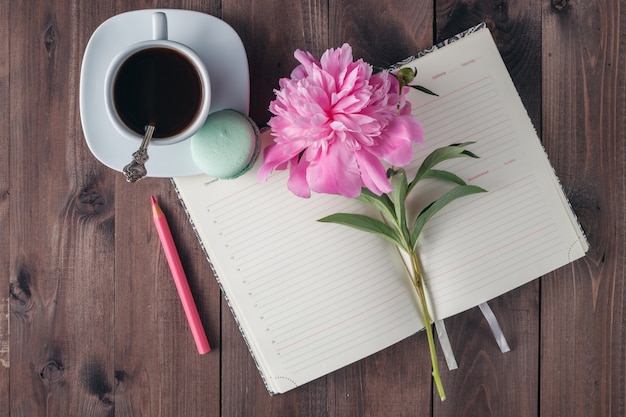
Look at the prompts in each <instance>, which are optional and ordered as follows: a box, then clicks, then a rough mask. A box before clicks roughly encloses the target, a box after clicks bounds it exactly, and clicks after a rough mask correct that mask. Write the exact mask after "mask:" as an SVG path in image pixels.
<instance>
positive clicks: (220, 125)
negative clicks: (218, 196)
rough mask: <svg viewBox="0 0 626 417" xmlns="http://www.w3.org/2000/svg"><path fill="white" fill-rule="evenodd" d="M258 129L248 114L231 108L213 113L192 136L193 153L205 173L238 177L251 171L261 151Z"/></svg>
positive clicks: (212, 175)
mask: <svg viewBox="0 0 626 417" xmlns="http://www.w3.org/2000/svg"><path fill="white" fill-rule="evenodd" d="M258 142H259V129H258V128H257V126H256V124H255V123H254V122H253V121H252V120H251V119H250V118H249V117H247V116H246V115H244V114H242V113H240V112H238V111H236V110H231V109H225V110H220V111H217V112H214V113H211V114H210V115H209V117H207V120H206V122H205V123H204V126H202V128H200V130H199V131H198V132H196V133H195V134H194V135H193V136H192V137H191V156H192V158H193V160H194V162H195V163H196V165H197V166H198V168H200V169H201V170H202V172H204V173H205V174H207V175H209V176H211V177H215V178H221V179H232V178H237V177H238V176H240V175H242V174H243V173H245V172H246V171H248V170H249V169H250V168H251V167H252V165H254V162H255V160H256V158H257V156H258V153H259V143H258Z"/></svg>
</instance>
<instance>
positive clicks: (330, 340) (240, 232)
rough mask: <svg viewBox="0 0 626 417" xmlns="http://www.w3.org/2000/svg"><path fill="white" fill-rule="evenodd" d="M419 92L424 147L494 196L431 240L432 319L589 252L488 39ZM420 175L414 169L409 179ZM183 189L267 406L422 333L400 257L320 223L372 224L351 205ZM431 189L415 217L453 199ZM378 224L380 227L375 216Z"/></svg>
mask: <svg viewBox="0 0 626 417" xmlns="http://www.w3.org/2000/svg"><path fill="white" fill-rule="evenodd" d="M409 66H416V67H417V68H418V71H419V73H418V75H419V83H420V84H422V85H424V86H426V87H428V88H430V89H431V90H433V91H435V92H437V93H438V94H439V97H432V96H427V95H425V94H423V93H417V92H415V93H412V95H411V97H410V100H411V102H412V103H413V110H414V113H415V114H416V115H417V116H418V117H419V119H420V121H421V122H422V124H423V125H424V130H425V138H426V139H425V141H426V143H425V145H424V146H423V147H420V148H418V149H417V155H416V161H419V160H421V159H423V157H425V156H426V155H427V154H428V153H430V151H432V150H433V149H434V148H437V147H440V146H445V145H449V144H450V143H458V142H463V141H468V140H473V141H476V142H477V143H476V144H475V145H473V146H472V148H471V149H472V150H473V151H474V152H475V153H477V154H479V155H480V156H481V159H479V160H474V159H471V160H470V159H459V160H454V161H449V162H448V163H447V164H448V166H447V167H446V168H447V169H450V170H452V171H454V172H455V173H457V174H459V175H460V176H461V177H462V178H465V179H466V180H467V181H468V182H469V183H472V184H476V185H479V186H481V187H483V188H486V189H487V190H489V192H488V193H484V194H480V195H474V196H471V197H467V198H464V199H462V200H458V201H457V202H455V203H453V204H452V205H450V206H448V207H447V208H446V209H445V210H444V211H442V212H441V213H440V214H438V216H436V217H434V218H433V219H432V220H431V221H430V222H429V223H428V225H427V226H426V228H425V229H424V232H423V235H422V241H421V244H420V254H421V262H422V264H423V269H424V271H425V272H424V273H425V276H426V280H427V285H428V291H429V294H430V295H429V298H430V299H431V301H432V305H433V310H434V315H435V317H436V318H445V317H449V316H451V315H453V314H456V313H459V312H461V311H464V310H467V309H468V308H471V307H474V306H476V305H478V304H480V303H482V302H484V301H487V300H489V299H492V298H494V297H496V296H498V295H500V294H502V293H504V292H507V291H509V290H511V289H513V288H515V287H517V286H519V285H522V284H524V283H525V282H528V281H530V280H532V279H534V278H537V277H539V276H540V275H543V274H545V273H547V272H549V271H551V270H553V269H556V268H558V267H560V266H562V265H565V264H566V263H568V262H570V261H572V260H574V259H576V258H578V257H580V256H582V255H583V254H584V252H585V251H586V249H587V244H586V242H585V240H584V236H583V235H582V231H581V230H580V228H579V226H578V224H577V223H576V221H575V218H574V216H573V214H572V213H571V210H570V209H569V207H568V205H567V204H564V202H565V201H566V200H565V197H564V195H563V194H562V191H561V189H560V186H559V185H558V180H557V179H556V177H555V176H554V173H553V171H552V168H551V167H550V164H549V162H548V161H547V158H546V157H545V153H544V151H543V149H542V148H541V146H540V144H539V141H538V138H537V137H536V134H535V132H534V129H533V127H532V126H531V124H530V122H529V120H528V117H527V114H526V112H525V110H524V109H523V107H522V105H521V102H520V100H519V97H518V95H517V92H516V91H515V89H514V87H513V84H512V83H511V81H510V78H509V75H508V73H507V71H506V68H505V67H504V65H503V63H502V60H501V58H500V56H499V54H498V51H497V49H496V47H495V44H494V43H493V40H492V39H491V35H490V34H489V31H488V30H486V29H485V30H479V31H478V32H475V33H474V34H472V35H470V36H467V37H465V38H463V39H461V40H459V41H457V42H455V43H452V44H450V45H448V46H446V47H444V48H442V49H439V50H437V51H435V52H433V53H430V54H428V55H425V56H424V57H422V58H420V59H419V60H418V61H416V62H415V63H413V64H410V65H409ZM418 165H419V163H418V162H415V163H414V164H412V165H411V166H409V167H407V170H408V171H409V172H410V171H415V170H416V169H417V166H418ZM257 169H258V164H257V167H255V168H254V169H253V170H252V171H251V172H250V173H248V174H246V175H244V176H242V177H240V178H238V179H236V180H229V181H216V180H212V179H210V178H208V177H205V176H198V177H184V178H175V179H174V184H175V186H176V187H177V190H178V192H179V195H180V197H181V201H182V202H183V204H184V205H185V207H186V209H187V211H188V214H189V217H190V220H191V221H192V223H193V224H194V228H195V230H196V232H197V234H198V236H199V239H200V241H201V243H202V244H203V247H204V249H205V251H206V253H207V256H208V258H209V259H210V261H211V263H212V266H213V268H214V270H215V273H216V276H217V278H218V281H219V283H220V285H221V287H222V289H223V291H224V295H225V297H226V298H227V300H228V302H229V304H230V306H231V308H232V310H233V313H234V315H235V318H236V319H237V321H238V323H239V325H240V327H241V330H242V334H243V335H244V338H245V339H246V342H247V343H248V346H249V348H250V351H251V353H252V355H253V356H254V358H255V361H256V363H257V365H258V367H259V370H260V371H261V374H262V376H263V379H264V381H265V383H266V385H267V387H268V390H269V391H270V393H281V392H285V391H287V390H289V389H292V388H294V387H296V386H298V385H302V384H304V383H306V382H308V381H310V380H312V379H315V378H318V377H320V376H323V375H325V374H327V373H329V372H332V371H333V370H335V369H338V368H341V367H343V366H345V365H347V364H349V363H351V362H354V361H357V360H359V359H361V358H363V357H365V356H368V355H370V354H372V353H375V352H377V351H379V350H381V349H384V348H385V347H387V346H390V345H392V344H394V343H396V342H398V341H399V340H402V339H403V338H406V337H407V336H409V335H411V334H413V333H415V332H416V331H418V330H420V329H421V328H423V325H422V324H421V322H420V320H419V313H418V311H419V310H418V307H417V304H416V300H415V298H414V295H413V292H412V290H411V287H410V283H409V281H408V279H407V278H406V273H405V271H404V268H403V266H402V262H401V261H400V257H399V256H398V254H397V252H396V251H395V248H394V247H393V246H392V245H391V244H388V243H387V242H386V241H385V240H383V239H380V238H378V237H375V236H372V235H369V234H366V233H364V232H360V231H356V230H352V229H349V228H346V227H342V226H339V225H333V224H325V223H318V222H316V220H317V219H319V218H321V217H323V216H326V215H328V214H332V213H336V212H340V211H341V212H360V213H368V209H367V208H366V207H364V206H363V205H362V204H361V203H359V202H357V201H355V200H347V199H345V198H343V197H337V196H327V195H314V196H313V197H312V198H311V199H308V200H305V199H300V198H298V197H295V196H293V195H292V194H290V193H289V191H288V190H287V188H286V180H287V175H286V173H285V172H279V173H275V174H273V175H272V176H271V177H270V178H269V179H268V181H267V182H266V183H263V184H259V183H258V182H257V181H256V170H257ZM445 187H446V186H445V185H442V184H441V183H439V182H435V181H432V182H429V183H425V184H424V186H422V187H421V188H420V189H419V190H418V192H417V193H414V195H415V197H414V200H413V201H412V204H413V207H414V210H415V211H416V212H417V210H419V209H420V208H421V207H423V206H425V205H426V204H428V203H430V202H431V201H432V200H433V199H435V198H436V197H437V196H439V195H440V194H441V193H442V192H444V191H445ZM370 214H373V213H371V212H370Z"/></svg>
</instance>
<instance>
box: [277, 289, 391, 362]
mask: <svg viewBox="0 0 626 417" xmlns="http://www.w3.org/2000/svg"><path fill="white" fill-rule="evenodd" d="M401 294H403V293H402V292H399V293H397V294H396V295H394V296H391V297H389V298H387V299H386V300H383V301H381V302H380V303H378V304H374V305H373V306H371V307H370V308H368V309H365V310H363V311H361V312H359V313H356V314H354V315H353V316H350V317H347V318H345V319H344V320H341V321H339V322H337V323H335V324H332V325H330V326H328V327H325V328H323V329H320V330H318V331H316V332H314V333H311V334H309V335H306V336H304V337H302V338H300V339H298V340H294V341H293V342H291V343H289V344H288V345H285V346H283V347H281V348H279V349H277V350H276V352H282V351H283V350H285V349H288V348H290V347H292V346H294V345H297V344H300V343H302V342H304V341H305V340H308V339H311V338H313V337H315V336H317V335H319V334H322V333H325V332H327V331H329V330H330V329H333V328H335V327H339V326H341V325H343V324H345V323H347V322H349V321H352V320H354V319H355V318H357V317H360V316H362V315H364V314H365V313H368V312H370V311H373V310H375V309H377V308H379V307H381V306H383V305H385V304H388V303H390V302H391V301H393V300H395V299H396V298H398V297H399V296H400V295H401Z"/></svg>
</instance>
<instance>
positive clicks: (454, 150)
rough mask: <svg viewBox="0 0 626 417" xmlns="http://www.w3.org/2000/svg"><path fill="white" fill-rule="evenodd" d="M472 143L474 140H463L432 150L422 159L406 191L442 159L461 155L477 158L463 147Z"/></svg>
mask: <svg viewBox="0 0 626 417" xmlns="http://www.w3.org/2000/svg"><path fill="white" fill-rule="evenodd" d="M473 143H474V142H464V143H459V144H453V145H449V146H444V147H443V148H438V149H435V150H434V151H432V152H431V153H430V155H428V156H427V157H426V159H424V161H423V162H422V164H421V165H420V167H419V169H418V170H417V173H416V174H415V178H413V181H411V182H410V184H409V188H408V192H409V193H410V192H411V190H412V189H413V187H415V186H416V185H417V183H418V182H419V181H420V180H421V179H422V178H424V176H425V175H426V174H427V173H428V171H430V170H431V169H433V167H435V165H437V164H440V163H441V162H443V161H447V160H449V159H454V158H463V157H471V158H477V156H476V155H475V154H473V153H472V152H470V151H467V150H466V149H465V148H466V147H467V146H468V145H471V144H473Z"/></svg>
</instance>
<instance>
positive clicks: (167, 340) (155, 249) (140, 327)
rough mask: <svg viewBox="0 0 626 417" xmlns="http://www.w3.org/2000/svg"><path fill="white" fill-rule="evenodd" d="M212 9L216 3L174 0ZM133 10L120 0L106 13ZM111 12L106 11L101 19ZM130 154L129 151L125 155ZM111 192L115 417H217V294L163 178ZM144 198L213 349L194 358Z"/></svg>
mask: <svg viewBox="0 0 626 417" xmlns="http://www.w3.org/2000/svg"><path fill="white" fill-rule="evenodd" d="M168 7H171V8H184V9H187V10H195V11H201V12H205V13H212V14H216V13H218V12H219V2H211V4H209V5H207V4H206V2H203V1H192V2H189V1H188V2H184V4H183V2H175V3H174V4H169V5H168ZM134 9H136V2H133V1H128V2H118V3H117V4H116V9H115V10H114V11H113V12H112V13H111V16H112V15H114V14H116V13H122V12H125V11H129V10H134ZM107 17H110V16H107ZM129 157H130V155H129ZM112 176H113V179H112V181H111V182H110V184H109V185H110V187H111V188H112V189H115V209H116V214H117V215H116V221H115V284H114V287H115V302H114V304H115V349H114V352H115V368H114V377H115V383H116V407H115V412H116V414H115V415H119V416H135V415H146V416H148V415H149V416H174V415H181V416H183V415H184V416H196V415H198V416H199V415H203V416H216V415H219V413H220V411H219V410H220V407H221V404H220V327H219V326H220V299H221V297H220V294H219V289H218V287H217V283H216V281H215V279H214V278H213V275H212V273H211V271H210V267H209V264H208V262H207V261H206V259H205V257H204V254H203V252H202V249H201V247H200V244H199V242H198V240H197V239H196V237H195V234H194V232H193V230H192V228H191V225H190V223H189V221H188V219H187V217H186V214H185V212H184V210H183V208H182V206H181V205H180V203H179V201H178V197H177V196H176V193H175V191H174V189H173V187H172V185H171V183H170V181H169V180H168V179H164V178H146V179H143V180H141V181H139V182H137V183H134V184H129V183H127V182H126V180H125V179H124V177H123V175H122V174H121V173H117V172H114V173H112ZM150 195H154V196H155V197H156V198H157V199H158V201H159V204H160V206H161V208H162V209H163V212H164V213H165V215H166V217H167V219H168V223H169V225H170V229H171V231H172V236H173V238H174V241H175V243H176V245H177V248H178V251H179V254H180V257H181V262H182V264H183V268H184V270H185V273H186V275H187V280H188V282H189V286H190V288H191V291H192V294H193V296H194V300H195V302H196V306H197V307H198V311H199V313H200V318H201V320H202V323H203V325H204V327H205V330H206V332H207V337H208V339H209V342H210V344H211V347H212V351H211V352H209V353H208V354H206V355H199V354H198V351H197V348H196V345H195V343H194V340H193V337H192V335H191V331H190V329H189V325H188V323H187V319H186V316H185V313H184V310H183V308H182V305H181V302H180V298H179V297H178V294H177V291H176V288H175V285H174V282H173V280H172V276H171V272H170V270H169V266H168V264H167V261H166V259H165V256H164V254H163V250H162V247H161V243H160V241H159V238H158V235H157V232H156V229H155V227H154V224H153V221H152V212H151V209H150Z"/></svg>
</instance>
